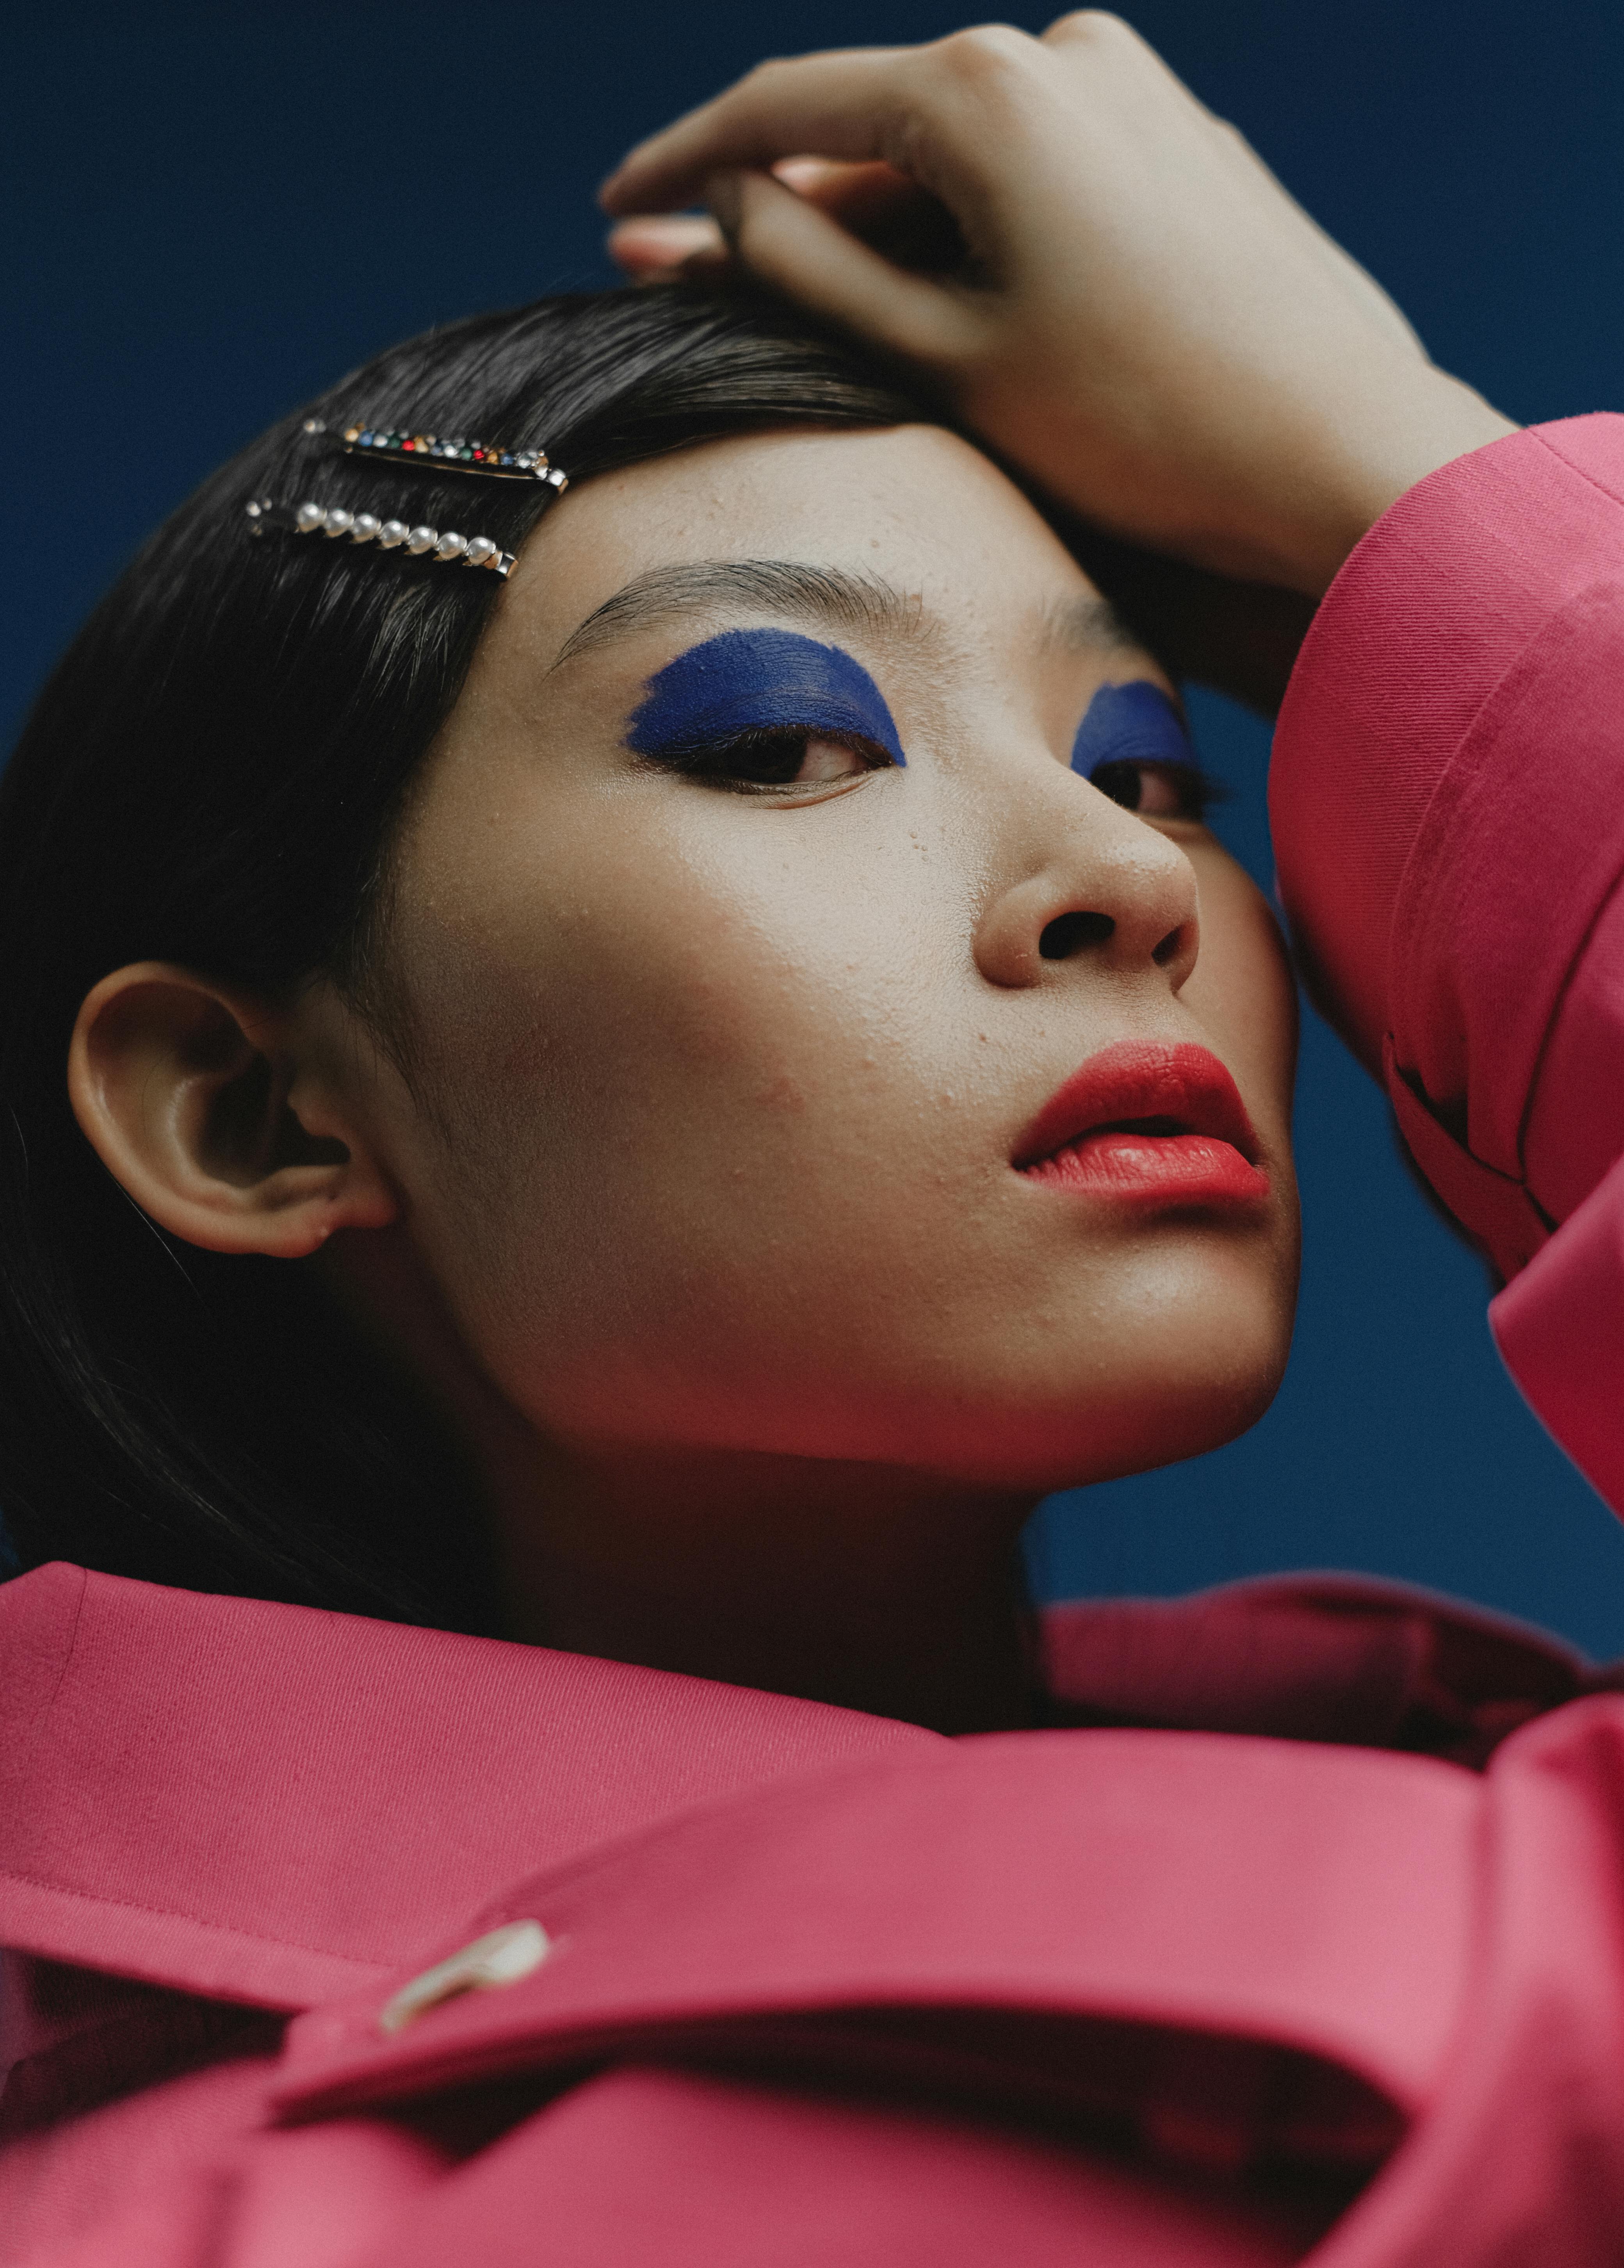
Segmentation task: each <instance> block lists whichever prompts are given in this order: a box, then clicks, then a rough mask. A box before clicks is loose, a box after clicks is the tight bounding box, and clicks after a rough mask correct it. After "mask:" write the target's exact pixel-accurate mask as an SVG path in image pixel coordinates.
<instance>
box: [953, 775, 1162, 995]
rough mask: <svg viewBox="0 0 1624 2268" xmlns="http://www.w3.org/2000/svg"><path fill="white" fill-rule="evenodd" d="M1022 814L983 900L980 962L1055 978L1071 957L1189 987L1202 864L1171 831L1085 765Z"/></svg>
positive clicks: (1009, 973) (989, 968)
mask: <svg viewBox="0 0 1624 2268" xmlns="http://www.w3.org/2000/svg"><path fill="white" fill-rule="evenodd" d="M1054 786H1055V788H1056V789H1058V791H1059V792H1058V793H1052V794H1048V795H1045V796H1043V797H1042V798H1041V799H1037V801H1038V802H1039V804H1040V806H1041V807H1040V808H1039V809H1034V810H1030V811H1029V812H1025V813H1023V814H1022V819H1021V822H1020V826H1019V828H1018V830H1015V831H1016V833H1017V835H1018V836H1019V839H1018V840H1012V841H1010V842H1008V843H1006V844H1005V846H1004V851H1005V858H1006V861H1007V863H1006V865H1005V872H1004V874H1003V877H1002V878H1001V879H1000V880H999V881H998V882H997V883H996V884H995V886H994V887H993V891H992V893H991V895H989V897H988V899H987V901H986V902H985V906H984V908H983V909H982V912H981V916H980V919H979V921H978V924H977V930H976V939H975V957H976V966H977V967H978V969H979V970H980V972H981V974H982V976H985V978H986V979H987V981H988V983H992V984H999V985H1003V986H1007V987H1011V988H1015V987H1024V986H1030V985H1034V984H1043V983H1053V982H1056V981H1058V980H1059V979H1061V976H1062V965H1063V964H1065V963H1067V962H1068V961H1082V962H1085V963H1087V964H1089V966H1091V967H1094V968H1097V969H1098V970H1099V971H1100V972H1101V973H1102V974H1105V973H1110V974H1111V975H1113V976H1135V975H1145V976H1148V975H1150V974H1152V973H1153V972H1155V973H1156V974H1157V975H1158V976H1159V979H1160V982H1161V983H1164V984H1166V985H1167V986H1168V987H1169V989H1170V990H1171V991H1173V992H1177V990H1179V989H1180V987H1181V986H1182V985H1183V984H1184V983H1185V980H1186V979H1187V978H1188V976H1189V975H1190V972H1191V970H1192V968H1194V967H1195V962H1196V955H1197V953H1198V952H1199V950H1200V917H1199V913H1198V909H1197V897H1196V879H1195V869H1194V867H1193V866H1192V865H1191V863H1190V861H1189V859H1188V858H1186V857H1185V854H1184V852H1183V851H1181V850H1180V849H1179V847H1178V845H1177V843H1173V842H1170V840H1169V839H1168V837H1167V836H1165V835H1162V834H1159V833H1158V832H1157V830H1156V829H1155V828H1154V827H1150V826H1148V825H1147V824H1146V822H1145V821H1143V820H1142V819H1138V818H1136V817H1135V816H1134V815H1133V813H1132V812H1130V811H1125V810H1124V809H1123V808H1122V806H1120V805H1119V804H1116V803H1113V802H1112V801H1111V799H1110V797H1109V796H1105V795H1102V794H1101V793H1100V792H1099V791H1098V789H1097V788H1093V787H1090V786H1089V785H1088V784H1086V782H1084V781H1082V780H1080V779H1078V778H1077V777H1076V776H1075V774H1074V773H1062V774H1060V775H1059V779H1058V780H1057V781H1055V783H1054Z"/></svg>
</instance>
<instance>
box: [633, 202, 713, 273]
mask: <svg viewBox="0 0 1624 2268" xmlns="http://www.w3.org/2000/svg"><path fill="white" fill-rule="evenodd" d="M608 247H609V258H610V259H611V260H612V261H614V262H615V264H616V267H618V268H620V269H624V272H625V273H626V274H627V275H628V276H633V277H642V276H668V275H670V274H671V273H672V271H673V270H674V269H678V268H681V267H683V265H684V263H685V262H687V261H690V260H693V259H706V258H709V259H715V260H725V259H726V258H727V246H726V245H725V244H724V242H723V241H722V232H721V231H720V229H719V228H718V227H717V225H716V223H715V222H714V221H713V220H712V219H711V218H710V217H709V216H708V215H704V214H692V213H683V214H665V213H639V214H637V215H635V216H634V217H632V218H631V219H630V220H623V221H617V222H616V225H615V226H614V227H613V228H612V229H610V231H609V238H608Z"/></svg>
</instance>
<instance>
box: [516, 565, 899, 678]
mask: <svg viewBox="0 0 1624 2268" xmlns="http://www.w3.org/2000/svg"><path fill="white" fill-rule="evenodd" d="M724 607H754V608H765V609H766V610H768V611H770V612H771V613H772V614H775V615H793V616H794V617H795V618H796V619H797V620H799V621H801V622H811V623H814V624H815V625H817V626H819V627H822V628H824V629H827V628H829V627H830V625H831V624H832V625H834V626H835V627H837V628H838V629H841V630H907V629H910V628H911V627H912V625H913V624H914V623H915V622H918V620H919V611H920V610H919V602H918V601H917V600H911V599H908V598H906V597H904V594H903V593H902V592H900V591H899V590H897V587H896V585H894V584H891V583H888V582H887V581H886V580H885V578H883V576H880V575H854V574H852V573H851V572H849V571H847V570H846V569H845V568H842V567H813V566H809V565H808V564H807V563H805V562H804V561H801V560H798V559H694V560H686V561H684V562H683V563H682V564H681V565H679V566H675V567H653V568H651V569H650V570H649V571H648V573H647V574H646V575H639V576H636V577H634V578H633V579H632V580H631V582H630V583H628V584H626V585H624V587H623V588H622V589H620V590H618V591H616V593H615V594H614V596H613V597H612V598H609V599H605V600H604V601H603V604H602V606H601V607H597V608H594V610H593V612H592V613H591V614H589V615H587V619H586V621H585V622H581V623H579V624H578V625H577V627H576V628H575V629H574V630H572V631H571V633H570V635H569V637H567V638H565V642H564V644H563V647H562V648H561V649H560V652H559V654H558V658H557V660H556V661H555V662H554V663H553V665H552V666H553V667H554V668H555V669H557V668H558V667H559V666H560V665H561V664H562V663H564V662H566V661H569V660H571V659H573V657H574V656H575V655H576V654H578V653H586V652H590V650H591V649H592V648H593V647H594V646H599V645H607V644H609V641H610V640H611V639H613V638H618V637H626V636H627V635H628V634H629V633H630V632H631V631H632V630H642V629H644V628H645V627H646V625H647V624H648V623H650V622H661V621H663V620H664V619H665V617H666V616H667V615H679V614H684V615H685V614H696V613H704V612H705V611H707V610H709V611H715V610H716V609H717V608H724Z"/></svg>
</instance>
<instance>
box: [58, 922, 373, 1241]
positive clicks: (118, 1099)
mask: <svg viewBox="0 0 1624 2268" xmlns="http://www.w3.org/2000/svg"><path fill="white" fill-rule="evenodd" d="M68 1092H69V1095H70V1100H71V1101H72V1105H73V1112H74V1116H75V1117H76V1118H77V1119H78V1123H79V1125H80V1128H81V1129H82V1130H83V1132H84V1134H85V1138H86V1139H87V1140H88V1141H89V1143H90V1144H91V1145H92V1148H93V1149H94V1150H95V1152H96V1153H97V1155H98V1156H99V1157H100V1160H101V1161H102V1163H103V1165H105V1166H106V1167H107V1171H108V1172H109V1173H110V1174H111V1175H113V1177H114V1180H115V1181H116V1182H119V1183H120V1185H121V1186H122V1188H123V1189H126V1190H127V1191H128V1192H129V1196H130V1197H133V1198H134V1199H135V1201H136V1203H137V1204H138V1205H139V1206H140V1207H141V1209H142V1211H144V1212H145V1213H147V1214H148V1215H150V1217H151V1219H153V1220H155V1221H157V1222H158V1224H159V1226H160V1227H163V1228H166V1229H168V1230H170V1231H171V1232H172V1233H173V1234H174V1235H176V1236H180V1237H184V1238H185V1240H186V1241H187V1242H188V1243H189V1244H198V1245H202V1246H203V1247H204V1248H206V1249H207V1250H209V1251H211V1252H259V1253H265V1254H268V1255H269V1256H272V1257H274V1258H279V1259H299V1258H302V1257H303V1256H305V1255H306V1254H308V1253H312V1252H314V1251H315V1250H317V1249H318V1248H319V1247H320V1246H321V1245H322V1244H324V1243H325V1242H326V1241H327V1240H328V1237H329V1236H331V1235H332V1234H333V1233H334V1232H335V1231H336V1230H337V1229H340V1228H382V1227H386V1226H388V1223H389V1222H391V1221H392V1220H395V1219H398V1217H399V1213H400V1201H399V1198H398V1197H397V1196H396V1194H395V1189H394V1188H393V1186H392V1184H391V1182H389V1179H388V1175H386V1174H385V1173H384V1172H383V1171H382V1169H381V1167H380V1164H379V1162H378V1160H377V1159H376V1158H375V1157H374V1156H373V1152H372V1149H371V1146H370V1145H369V1143H368V1142H367V1140H366V1138H365V1132H364V1130H363V1125H362V1123H361V1114H360V1112H359V1111H358V1108H356V1105H355V1101H354V1098H352V1097H347V1096H345V1095H343V1094H340V1093H339V1092H337V1091H336V1090H335V1087H334V1085H333V1082H332V1080H331V1079H330V1077H329V1076H328V1074H327V1073H326V1072H325V1071H324V1069H323V1068H322V1066H321V1064H320V1062H319V1061H317V1060H315V1059H314V1051H312V1050H309V1049H304V1048H302V1047H301V1045H300V1043H299V1032H298V1029H297V1027H296V1023H295V1020H293V1019H292V1018H291V1017H289V1016H288V1015H286V1014H284V1013H282V1012H280V1011H278V1010H277V1009H274V1008H272V1007H270V1006H269V1005H266V1004H265V1003H263V1002H261V1001H258V1000H255V999H254V998H252V997H250V996H248V995H246V994H239V993H237V992H235V991H233V990H230V989H229V988H226V987H223V986H220V985H217V984H213V983H210V981H209V980H208V979H207V978H205V977H202V976H196V975H195V974H194V973H193V972H192V971H191V970H189V969H186V968H176V967H173V966H171V965H170V964H168V963H166V962H163V961H138V962H136V963H134V964H132V965H131V966H130V967H129V968H120V969H115V970H114V973H113V974H112V975H111V976H104V977H103V978H102V980H101V982H100V984H98V985H97V986H96V987H95V989H94V990H93V991H92V992H91V993H90V994H89V996H88V997H87V998H86V999H85V1004H84V1005H83V1006H82V1007H81V1009H80V1011H79V1014H78V1020H77V1022H76V1023H75V1025H74V1029H73V1038H72V1041H71V1042H70V1047H69V1051H68Z"/></svg>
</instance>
